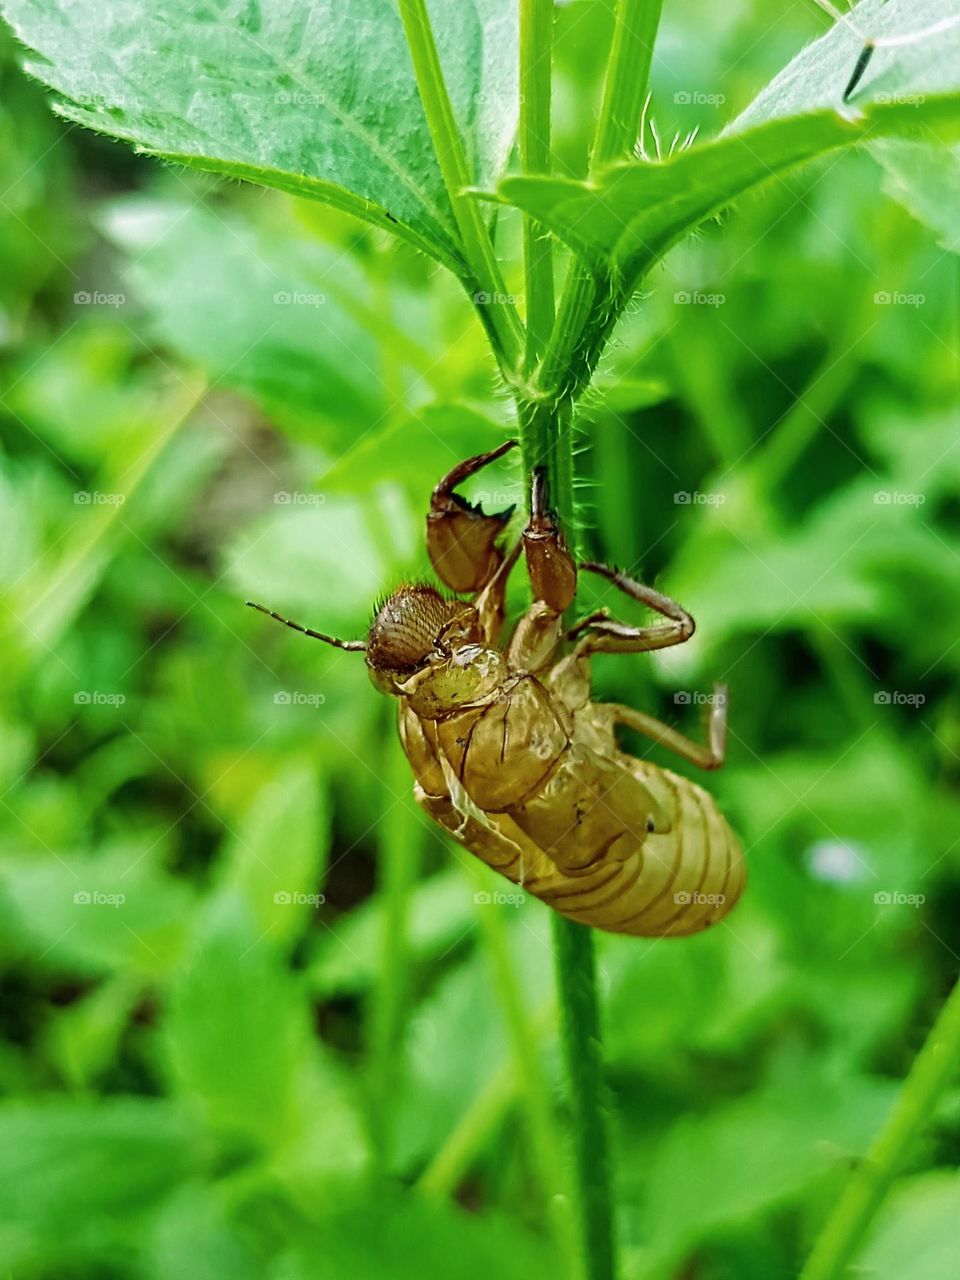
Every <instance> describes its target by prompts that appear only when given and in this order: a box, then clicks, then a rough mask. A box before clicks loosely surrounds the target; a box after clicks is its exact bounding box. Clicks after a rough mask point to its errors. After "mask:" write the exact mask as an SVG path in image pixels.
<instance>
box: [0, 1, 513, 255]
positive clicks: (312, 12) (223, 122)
mask: <svg viewBox="0 0 960 1280" xmlns="http://www.w3.org/2000/svg"><path fill="white" fill-rule="evenodd" d="M515 9H516V6H515V4H514V3H513V0H462V2H461V3H459V4H456V5H450V4H445V3H443V2H442V0H433V3H432V4H431V5H430V10H431V17H432V19H433V22H434V27H435V32H436V37H437V44H438V47H439V49H440V51H441V58H442V61H443V69H444V73H445V76H446V79H447V83H448V86H449V89H450V93H451V97H452V100H453V106H454V111H455V114H456V117H457V123H458V125H459V128H460V131H461V137H462V142H463V146H464V150H465V152H466V154H467V157H468V160H469V162H470V164H471V168H472V170H473V172H474V174H475V175H476V180H477V181H478V182H481V183H490V182H495V181H496V179H497V177H498V176H499V174H500V172H501V171H502V169H503V166H504V164H505V162H506V158H507V155H508V153H509V150H510V147H511V145H512V140H513V135H514V131H515V127H516V111H517V89H516V70H515V67H516V57H515V56H512V53H511V50H512V48H513V47H515V44H516V29H515V27H516V18H515ZM4 13H5V15H6V17H7V19H8V21H9V22H10V24H11V25H12V27H13V29H14V31H15V32H16V34H17V35H18V36H19V37H20V39H21V40H22V41H23V42H24V44H26V45H27V46H28V49H29V50H31V51H32V52H31V53H29V54H28V55H27V58H26V61H25V66H26V70H27V71H28V72H29V73H30V74H32V75H35V76H37V77H38V78H39V79H40V80H42V81H43V82H44V83H45V84H47V85H49V86H50V88H51V89H53V90H55V91H56V93H57V94H59V95H60V96H61V99H62V100H61V102H60V103H59V105H58V110H59V111H60V113H61V114H62V115H64V116H65V117H66V118H67V119H68V120H74V121H76V122H77V123H79V124H82V125H86V126H87V127H88V128H91V129H96V130H98V131H100V132H102V133H106V134H109V135H110V136H111V137H114V138H119V139H121V140H123V141H125V142H129V143H132V144H133V145H134V146H135V147H136V148H137V149H138V150H141V151H145V152H148V153H150V154H153V155H157V156H161V157H165V158H166V159H169V160H174V161H177V162H178V163H181V164H185V165H191V166H194V167H196V168H199V169H206V170H210V171H213V172H216V173H221V174H224V175H226V176H228V177H233V178H242V179H246V180H248V181H251V182H257V183H260V184H262V185H264V186H268V187H276V188H279V189H280V190H282V191H288V192H291V193H293V194H295V195H303V196H310V197H313V198H315V199H318V200H322V201H325V202H326V203H328V204H332V205H334V206H336V207H338V208H340V209H345V210H347V211H348V212H350V213H354V214H356V215H358V216H359V217H362V218H365V219H367V220H368V221H370V222H372V223H375V224H376V225H379V226H382V227H385V228H386V229H388V230H392V231H394V232H396V233H397V234H399V235H402V236H404V237H405V238H406V239H407V240H409V241H410V242H412V243H413V244H415V245H416V246H417V247H419V248H421V249H423V250H425V251H426V252H428V253H430V254H432V255H433V256H434V257H436V258H438V259H439V260H440V261H442V262H445V263H446V264H447V265H448V266H450V267H451V268H452V269H453V270H454V271H455V272H457V274H459V275H464V274H465V273H466V269H465V267H464V265H463V262H462V258H461V253H460V248H459V238H458V235H457V232H456V227H455V223H454V219H453V213H452V210H451V208H450V203H449V200H448V198H447V195H446V191H445V188H444V185H443V180H442V177H441V174H440V169H439V166H438V164H437V160H436V157H435V155H434V152H433V147H432V144H431V141H430V134H429V130H428V128H427V123H426V119H425V117H424V113H423V108H422V106H421V102H420V96H419V93H418V90H417V85H416V81H415V79H414V74H413V67H412V64H411V61H410V56H409V53H408V51H407V46H406V42H405V40H404V35H403V27H402V24H401V22H400V18H399V15H398V13H397V10H396V6H395V5H394V4H393V3H388V2H387V0H319V2H318V3H316V4H312V5H310V6H307V7H304V6H303V5H302V4H299V3H297V0H263V2H262V3H260V4H255V3H245V2H243V0H237V2H236V3H231V4H223V5H209V6H201V7H198V6H197V5H195V4H190V3H188V2H187V0H161V2H160V3H158V4H147V3H146V2H145V0H118V2H117V3H111V4H109V5H102V4H99V3H97V0H79V2H77V0H72V2H71V0H52V2H51V0H5V3H4Z"/></svg>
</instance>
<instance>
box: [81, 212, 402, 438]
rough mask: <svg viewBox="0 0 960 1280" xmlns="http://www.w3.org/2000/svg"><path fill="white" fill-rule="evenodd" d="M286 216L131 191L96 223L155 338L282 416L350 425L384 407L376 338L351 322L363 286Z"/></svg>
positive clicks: (343, 257) (357, 274)
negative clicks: (257, 219) (262, 218)
mask: <svg viewBox="0 0 960 1280" xmlns="http://www.w3.org/2000/svg"><path fill="white" fill-rule="evenodd" d="M283 213H284V211H283V210H282V209H274V210H273V213H272V218H271V221H270V222H269V223H267V224H266V225H262V226H257V225H254V224H253V223H252V221H251V220H250V219H247V218H244V217H243V216H242V214H240V213H238V212H237V211H236V210H235V209H231V208H228V207H222V208H218V207H217V206H216V205H214V204H206V205H204V204H196V203H187V202H186V201H183V200H157V199H143V198H136V199H128V200H123V201H117V202H116V203H114V204H112V205H111V206H109V208H108V210H107V213H106V215H105V217H104V219H103V221H104V223H105V227H106V231H107V234H108V235H109V236H110V237H111V238H112V239H113V240H114V241H116V242H117V243H118V244H119V245H120V246H121V248H122V249H123V250H124V252H125V254H126V256H127V257H128V258H129V260H130V265H129V266H128V268H127V271H126V272H125V279H128V280H129V281H130V282H131V285H132V287H133V290H134V292H135V293H136V294H137V296H138V297H139V298H140V299H141V300H142V301H143V302H144V303H145V304H146V306H147V308H148V312H149V320H150V330H151V331H152V332H151V336H155V337H156V339H158V340H159V341H160V342H162V343H163V344H164V345H165V346H167V347H169V348H170V349H171V350H172V351H174V352H176V354H177V355H178V356H179V357H180V358H181V359H182V360H184V361H187V362H189V363H194V364H200V365H201V366H202V367H203V368H204V370H205V371H206V372H207V373H208V374H209V375H210V378H211V380H212V381H214V382H216V383H218V384H222V385H224V386H228V387H231V388H235V389H236V390H238V391H240V392H243V393H244V394H246V395H249V396H251V397H252V398H253V399H254V400H256V401H257V402H258V403H260V404H261V405H263V407H264V408H265V409H266V410H267V412H268V413H270V414H271V415H272V416H274V417H277V418H279V419H280V420H281V421H283V422H284V423H287V422H291V421H292V425H296V426H300V427H301V428H304V427H306V428H308V429H309V428H311V427H312V428H313V432H312V434H313V435H314V436H315V435H316V427H317V426H321V427H322V426H323V425H324V424H325V423H332V424H334V425H336V426H339V427H341V428H344V427H346V428H351V429H354V430H355V427H356V423H357V422H358V421H361V422H362V421H364V420H367V419H371V420H376V419H378V418H379V417H380V415H381V414H382V412H383V405H382V396H381V395H380V394H379V392H378V388H379V386H380V356H379V353H378V348H377V342H376V339H375V338H374V336H373V332H372V330H371V327H370V325H369V324H366V325H365V324H363V323H362V321H361V320H360V319H358V312H362V311H363V309H364V308H366V309H368V310H369V309H370V308H371V307H372V299H371V296H370V295H371V290H370V285H369V283H368V281H367V280H366V278H365V277H364V273H363V271H362V270H361V269H360V267H359V266H358V264H357V262H356V260H355V259H354V258H353V257H352V256H351V255H349V254H344V253H343V252H342V251H340V250H337V249H334V248H333V247H331V246H329V245H325V244H322V243H320V242H319V241H318V240H317V239H316V238H315V237H311V236H309V235H306V234H304V231H303V228H302V227H297V226H296V225H295V224H294V223H293V220H292V219H291V218H289V217H284V216H283ZM321 438H322V437H321Z"/></svg>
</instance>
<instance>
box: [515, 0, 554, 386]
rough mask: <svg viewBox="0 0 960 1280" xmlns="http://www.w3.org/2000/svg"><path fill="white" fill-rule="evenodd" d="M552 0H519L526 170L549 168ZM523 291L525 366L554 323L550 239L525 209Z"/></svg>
mask: <svg viewBox="0 0 960 1280" xmlns="http://www.w3.org/2000/svg"><path fill="white" fill-rule="evenodd" d="M552 49H553V0H520V163H521V166H522V168H523V172H524V173H527V174H548V173H549V172H550V169H551V156H550V83H551V76H550V73H551V55H552ZM523 259H524V274H525V277H526V294H527V349H526V368H527V371H528V372H529V371H530V370H531V369H533V367H534V366H535V365H536V363H537V361H538V360H539V358H540V355H541V353H542V351H543V349H544V347H545V345H546V343H547V340H548V339H549V337H550V332H551V330H552V328H553V309H554V297H553V241H552V239H551V237H550V234H549V233H548V232H547V231H546V230H545V229H544V228H543V227H542V226H541V224H540V223H539V222H537V221H536V219H535V218H531V217H529V216H527V215H526V214H525V215H524V219H523Z"/></svg>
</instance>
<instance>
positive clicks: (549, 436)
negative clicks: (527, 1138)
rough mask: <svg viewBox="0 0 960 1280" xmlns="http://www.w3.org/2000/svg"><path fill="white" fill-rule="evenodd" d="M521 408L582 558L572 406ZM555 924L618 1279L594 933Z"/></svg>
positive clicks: (590, 1214)
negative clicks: (571, 431)
mask: <svg viewBox="0 0 960 1280" xmlns="http://www.w3.org/2000/svg"><path fill="white" fill-rule="evenodd" d="M518 409H519V417H520V424H521V445H522V449H523V455H524V464H525V466H526V468H527V479H528V481H529V479H530V472H531V469H532V468H533V467H534V466H546V468H547V473H548V480H549V486H550V488H549V493H550V505H551V507H552V508H553V510H554V511H555V512H556V514H557V516H558V518H559V520H560V521H561V523H562V525H563V528H564V531H565V533H566V536H567V540H568V542H569V543H570V546H571V549H572V550H573V553H574V556H575V557H577V558H579V556H580V555H581V554H582V548H581V545H580V544H581V541H582V534H581V530H580V526H579V522H578V520H577V512H576V508H575V505H574V489H573V474H574V470H573V445H572V439H571V433H570V409H571V406H570V403H569V402H568V401H566V402H562V403H561V404H560V405H550V404H547V403H532V404H530V403H521V404H520V405H519V406H518ZM551 923H552V927H553V950H554V965H555V972H556V982H557V998H558V1003H559V1008H560V1019H561V1028H562V1042H563V1057H564V1064H565V1069H566V1078H567V1087H568V1091H569V1100H570V1102H569V1104H570V1111H571V1117H572V1121H573V1142H574V1167H575V1175H576V1216H577V1225H578V1236H579V1245H580V1257H581V1271H582V1275H583V1276H584V1278H585V1280H614V1277H615V1275H616V1264H615V1252H614V1230H613V1196H612V1192H611V1185H610V1164H609V1156H608V1142H607V1127H606V1116H605V1113H604V1110H603V1104H602V1096H603V1090H602V1078H603V1055H602V1046H601V1040H600V1011H599V1002H598V999H597V983H596V965H595V961H594V952H593V933H592V931H591V930H590V929H589V928H587V927H586V926H584V925H580V924H574V923H573V922H572V921H570V920H567V919H565V918H564V917H563V916H560V915H556V914H554V915H553V917H552V920H551Z"/></svg>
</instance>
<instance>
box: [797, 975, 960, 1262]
mask: <svg viewBox="0 0 960 1280" xmlns="http://www.w3.org/2000/svg"><path fill="white" fill-rule="evenodd" d="M958 1061H960V982H958V983H957V985H956V986H955V987H954V988H953V991H952V992H951V993H950V996H949V997H948V999H947V1001H946V1003H945V1004H944V1006H943V1008H942V1009H941V1010H940V1015H939V1017H938V1018H937V1020H936V1022H935V1023H934V1025H933V1027H932V1029H931V1031H930V1034H929V1035H928V1036H927V1039H926V1041H925V1042H924V1045H923V1048H922V1049H921V1050H920V1052H919V1053H918V1054H917V1056H916V1058H915V1059H914V1061H913V1066H912V1067H911V1068H910V1072H909V1074H908V1075H907V1078H906V1080H905V1081H904V1082H903V1087H902V1088H901V1090H900V1094H899V1096H898V1098H897V1101H896V1103H895V1104H894V1108H893V1111H892V1112H891V1113H890V1117H889V1119H888V1120H887V1123H886V1124H885V1125H884V1127H883V1128H882V1129H881V1131H880V1133H879V1134H878V1135H877V1138H876V1139H875V1140H874V1143H873V1145H872V1146H871V1148H870V1150H869V1151H868V1152H867V1154H866V1156H865V1157H864V1160H863V1162H862V1164H860V1165H859V1166H858V1167H857V1169H856V1171H855V1172H854V1174H853V1176H852V1177H851V1179H850V1181H849V1183H848V1184H847V1188H846V1191H845V1192H844V1193H843V1195H842V1196H841V1197H840V1199H839V1201H838V1202H837V1204H836V1206H835V1208H834V1210H833V1212H832V1213H831V1215H830V1217H829V1218H828V1219H827V1222H826V1225H825V1226H824V1228H823V1230H822V1231H821V1233H820V1236H819V1239H818V1240H817V1243H816V1245H815V1246H814V1249H813V1253H812V1254H811V1255H810V1259H809V1261H808V1262H807V1265H806V1266H805V1267H804V1269H803V1271H802V1272H801V1275H800V1280H838V1277H840V1276H843V1275H846V1274H847V1264H848V1263H849V1262H850V1260H851V1258H853V1256H854V1254H855V1253H856V1251H857V1248H858V1246H859V1245H860V1243H861V1241H862V1240H863V1236H864V1234H865V1232H866V1230H867V1228H868V1227H869V1226H870V1224H871V1222H872V1221H873V1218H874V1215H875V1214H876V1212H877V1209H878V1208H879V1206H880V1204H881V1203H882V1201H883V1198H884V1196H885V1195H886V1194H887V1191H888V1190H889V1189H890V1184H891V1183H892V1182H893V1180H894V1178H895V1177H896V1176H897V1174H898V1173H899V1171H900V1170H901V1169H902V1168H903V1165H904V1162H905V1161H906V1160H907V1159H908V1157H909V1155H910V1151H911V1149H912V1147H913V1145H914V1142H915V1141H916V1139H917V1138H918V1136H919V1134H920V1133H921V1131H922V1130H923V1128H924V1126H925V1125H926V1124H927V1122H928V1121H929V1119H930V1116H931V1115H932V1113H933V1111H934V1108H935V1107H936V1105H937V1102H938V1100H939V1098H940V1096H941V1094H942V1093H943V1091H944V1089H945V1088H946V1086H947V1084H948V1083H949V1082H950V1079H951V1077H952V1076H953V1074H954V1072H955V1071H956V1069H957V1063H958Z"/></svg>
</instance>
